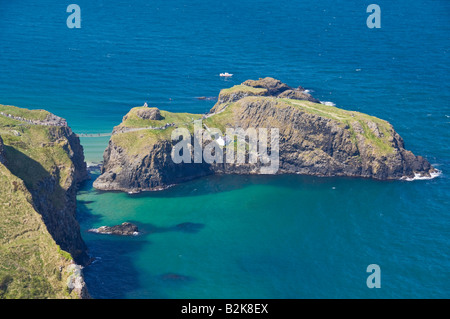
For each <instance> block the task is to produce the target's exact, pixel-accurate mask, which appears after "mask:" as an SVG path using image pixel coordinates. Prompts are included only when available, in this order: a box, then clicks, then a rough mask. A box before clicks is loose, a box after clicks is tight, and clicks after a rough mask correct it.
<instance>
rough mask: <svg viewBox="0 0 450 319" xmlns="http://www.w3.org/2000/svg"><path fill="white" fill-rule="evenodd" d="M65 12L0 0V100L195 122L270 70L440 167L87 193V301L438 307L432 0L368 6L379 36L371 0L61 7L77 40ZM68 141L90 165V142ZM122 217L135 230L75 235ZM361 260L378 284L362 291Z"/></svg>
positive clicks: (442, 53)
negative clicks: (72, 10) (397, 176)
mask: <svg viewBox="0 0 450 319" xmlns="http://www.w3.org/2000/svg"><path fill="white" fill-rule="evenodd" d="M73 1H75V0H73ZM70 3H72V2H64V1H50V0H41V1H31V0H21V1H7V0H0V103H1V104H10V105H16V106H19V107H27V108H45V109H47V110H49V111H51V112H53V113H55V114H57V115H59V116H62V117H64V118H66V119H67V120H68V122H69V125H70V126H71V127H72V129H73V130H74V131H75V132H76V133H87V134H89V133H90V134H92V133H107V132H111V131H112V129H113V127H114V126H115V125H118V124H119V123H120V122H121V119H122V117H123V116H124V115H125V114H126V113H127V111H128V110H129V109H130V108H132V107H134V106H138V105H142V104H143V103H144V102H145V101H147V102H148V103H149V104H150V105H151V106H157V107H159V108H160V109H165V110H169V111H180V112H197V113H204V112H207V111H208V110H209V109H210V108H211V107H212V105H213V104H214V101H200V100H198V99H197V98H196V97H199V96H217V95H218V93H219V91H220V89H222V88H227V87H231V86H232V85H235V84H239V83H241V82H243V81H245V80H247V79H258V78H259V77H266V76H271V77H275V78H277V79H280V80H282V81H283V82H285V83H287V84H289V85H291V86H298V85H301V86H303V87H305V88H307V89H309V90H311V92H312V94H313V96H315V97H316V98H318V99H320V100H321V101H331V102H333V103H335V104H336V105H337V106H338V107H341V108H345V109H349V110H356V111H360V112H364V113H368V114H371V115H374V116H377V117H380V118H383V119H385V120H388V121H389V122H390V123H392V124H393V126H394V128H395V129H396V131H397V132H398V133H399V134H400V135H401V136H402V137H403V139H404V140H405V144H406V148H407V149H409V150H411V151H413V152H414V153H415V154H416V155H422V156H424V157H426V158H427V159H428V160H429V161H430V162H431V163H432V164H433V165H435V166H436V167H437V168H438V169H439V170H441V171H442V174H441V175H440V176H439V177H437V178H435V179H432V180H417V181H412V182H407V181H389V182H382V181H374V180H366V179H350V178H317V177H305V176H252V177H247V176H239V177H236V176H226V177H208V178H204V179H199V180H195V181H192V182H189V183H185V184H181V185H178V186H175V187H173V188H171V189H169V190H166V191H162V192H156V193H145V194H140V195H128V194H124V193H104V192H98V191H96V190H94V189H93V188H92V181H91V182H89V183H86V184H85V185H84V186H83V189H82V190H81V191H80V193H79V196H78V199H79V200H78V202H79V205H78V207H79V208H78V219H79V221H80V224H81V228H82V232H83V237H84V240H85V241H86V243H87V245H88V247H89V251H90V254H91V255H92V256H93V257H95V258H96V260H95V262H94V263H92V264H91V265H90V266H88V267H86V268H85V269H84V273H85V276H86V281H87V284H88V288H89V291H90V293H91V295H92V296H93V297H94V298H449V297H450V209H449V207H450V183H449V181H450V148H449V143H450V134H449V128H450V64H449V58H450V23H449V14H450V2H449V1H448V0H428V1H425V0H399V1H386V0H378V1H376V3H377V4H378V5H379V6H380V8H381V28H380V29H369V28H368V27H367V25H366V19H367V17H368V15H369V13H367V12H366V8H367V6H368V5H369V4H371V3H373V0H371V1H361V0H358V1H357V0H346V1H343V0H341V1H339V0H316V1H293V0H286V1H282V2H279V1H268V0H259V1H254V0H229V1H206V0H189V1H186V0H172V1H162V0H154V1H144V0H135V1H125V0H108V1H106V0H97V1H88V0H76V4H78V5H79V6H80V8H81V18H82V21H81V28H80V29H69V28H68V27H67V25H66V19H67V17H68V16H69V13H67V12H66V8H67V6H68V5H69V4H70ZM221 72H230V73H233V74H234V76H233V77H232V78H231V79H223V78H221V77H219V73H221ZM81 140H82V144H83V146H84V148H85V153H86V154H85V155H86V159H87V161H88V162H90V163H97V162H100V161H101V159H102V153H103V150H104V149H105V147H106V145H107V143H108V137H101V138H92V137H85V138H82V139H81ZM93 178H95V175H94V176H93ZM124 221H132V222H135V223H137V224H138V226H139V227H140V228H141V230H142V231H143V234H142V235H140V236H136V237H133V238H119V237H111V236H104V235H98V234H92V233H87V229H89V228H93V227H99V226H101V225H113V224H117V223H122V222H124ZM180 224H181V225H180ZM370 264H377V265H379V266H380V269H381V288H373V289H369V288H368V287H367V285H366V279H367V277H368V276H369V275H370V274H369V273H367V272H366V268H367V266H368V265H370Z"/></svg>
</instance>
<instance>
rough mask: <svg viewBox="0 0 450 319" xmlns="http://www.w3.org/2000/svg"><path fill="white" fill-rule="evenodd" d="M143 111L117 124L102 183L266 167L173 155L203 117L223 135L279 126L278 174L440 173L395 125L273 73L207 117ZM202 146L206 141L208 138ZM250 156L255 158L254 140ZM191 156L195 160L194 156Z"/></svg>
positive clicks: (125, 187) (225, 96)
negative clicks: (150, 116)
mask: <svg viewBox="0 0 450 319" xmlns="http://www.w3.org/2000/svg"><path fill="white" fill-rule="evenodd" d="M141 112H142V108H134V109H132V110H131V111H130V113H129V114H127V116H126V117H125V118H124V121H123V122H122V123H121V125H119V126H118V127H116V128H115V130H114V132H115V134H113V136H112V138H111V140H110V143H109V146H108V148H107V149H106V151H105V153H104V165H103V168H102V175H101V176H100V177H99V178H98V179H97V180H96V181H95V183H94V187H96V188H98V189H103V190H122V191H129V192H135V191H141V190H155V189H161V188H164V187H167V186H169V185H171V184H176V183H179V182H183V181H186V180H189V179H193V178H196V177H200V176H204V175H208V174H260V173H261V172H262V168H263V167H264V166H265V165H264V163H262V161H260V160H258V161H257V162H256V163H249V162H248V161H246V162H245V163H244V164H239V163H225V161H224V163H209V164H208V163H206V162H204V161H203V162H202V163H196V164H194V163H180V164H175V163H174V161H173V160H172V158H171V152H172V149H173V147H174V145H175V144H176V142H174V141H172V139H171V132H173V130H174V129H175V128H186V129H187V130H188V131H189V133H190V138H191V141H190V142H191V144H194V138H193V132H194V130H193V127H194V123H195V121H198V120H202V128H204V129H205V130H210V129H211V128H217V129H219V130H220V131H221V132H222V133H225V131H226V129H230V128H233V129H243V130H247V129H252V128H254V129H261V128H266V129H267V130H270V129H273V128H276V129H278V131H279V169H278V170H277V174H284V173H295V174H307V175H317V176H355V177H367V178H375V179H382V180H385V179H400V178H404V177H414V176H415V175H420V176H430V173H432V172H434V168H433V167H431V165H430V164H429V162H428V161H427V160H426V159H424V158H423V157H421V156H415V155H414V154H412V153H411V152H410V151H407V150H406V149H405V148H404V142H403V140H402V138H401V137H400V136H399V135H398V134H397V133H396V132H395V130H394V129H393V127H392V125H391V124H389V123H388V122H386V121H383V120H381V119H378V118H375V117H372V116H369V115H366V114H362V113H359V112H353V111H346V110H342V109H339V108H336V107H333V106H329V105H324V104H321V103H318V100H316V99H315V98H313V97H312V96H311V95H310V94H309V93H307V91H305V90H304V89H303V88H301V87H299V88H298V89H292V88H291V87H289V86H287V85H286V84H284V83H282V82H280V81H278V80H275V79H272V78H265V79H260V80H256V81H253V80H248V81H245V82H244V83H242V84H241V85H237V86H234V87H232V88H230V89H225V90H222V91H221V92H220V95H219V98H218V102H217V103H216V105H215V106H214V107H213V108H212V109H211V111H210V113H209V114H208V115H207V116H203V117H201V116H200V115H195V114H184V115H183V116H179V115H178V116H176V113H170V112H164V111H161V112H160V113H161V114H162V117H161V119H159V120H145V119H142V117H139V116H138V114H139V113H141ZM168 121H173V122H172V124H173V125H172V126H170V127H167V128H165V129H164V130H160V131H155V130H151V129H148V127H153V126H162V125H163V124H165V123H167V122H168ZM158 124H159V125H158ZM259 138H260V137H259V136H258V142H259ZM217 143H218V142H217ZM222 144H223V143H222ZM235 144H236V143H235V140H234V138H233V142H232V143H231V144H229V145H225V146H224V147H222V150H223V154H224V155H223V157H224V158H225V157H226V154H227V152H229V151H230V147H232V148H233V150H234V151H235V152H236V151H237V147H238V146H236V145H235ZM202 145H203V146H205V141H203V142H202ZM222 146H223V145H222ZM245 156H246V159H248V156H249V151H248V143H247V147H246V154H245ZM190 157H191V158H193V153H191V154H190Z"/></svg>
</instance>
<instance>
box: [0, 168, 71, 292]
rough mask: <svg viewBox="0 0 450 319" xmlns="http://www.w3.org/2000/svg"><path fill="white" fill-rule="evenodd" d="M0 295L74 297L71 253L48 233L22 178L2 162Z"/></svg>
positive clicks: (0, 169) (0, 170)
mask: <svg viewBox="0 0 450 319" xmlns="http://www.w3.org/2000/svg"><path fill="white" fill-rule="evenodd" d="M0 190H1V191H0V219H1V221H2V222H1V223H0V298H14V299H16V298H71V297H76V296H71V295H70V294H69V292H68V290H67V288H66V282H67V278H68V277H69V275H70V274H69V273H68V272H67V271H66V270H65V269H66V268H67V267H68V266H69V264H70V261H71V259H70V255H69V254H68V253H66V252H64V251H62V250H61V249H60V248H59V246H58V245H57V244H56V243H55V242H54V240H53V239H52V237H51V236H50V234H49V233H48V232H47V229H46V226H45V224H44V222H43V221H42V218H41V216H40V215H39V214H38V213H37V212H36V211H35V210H34V208H33V205H32V204H31V202H32V199H31V194H30V193H29V192H28V190H27V189H26V187H25V185H24V183H23V181H22V180H20V179H19V178H17V177H16V176H14V175H13V174H12V173H11V172H10V171H9V170H8V169H7V168H6V167H5V166H4V165H2V164H0Z"/></svg>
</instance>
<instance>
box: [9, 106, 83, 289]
mask: <svg viewBox="0 0 450 319" xmlns="http://www.w3.org/2000/svg"><path fill="white" fill-rule="evenodd" d="M0 135H1V137H2V141H3V143H2V144H1V145H0V146H1V147H0V163H2V164H1V167H0V168H1V169H0V170H1V174H0V176H1V178H2V184H1V185H0V199H1V202H2V205H1V207H0V212H1V215H2V220H8V221H10V222H9V223H3V224H2V225H1V232H2V236H1V239H2V243H1V247H0V248H1V252H0V255H1V257H0V258H1V259H2V260H1V263H0V264H1V266H2V272H3V274H2V275H3V277H2V278H3V279H2V278H0V281H1V280H3V286H2V287H6V288H7V289H6V290H5V289H4V291H3V294H6V295H7V296H11V297H13V298H17V297H21V296H20V295H21V294H22V295H24V297H25V298H28V297H31V298H41V297H44V298H53V297H55V298H61V297H70V298H72V297H74V296H75V297H86V296H87V293H86V289H85V286H84V283H83V281H82V277H80V276H78V275H77V272H76V269H78V268H79V266H78V265H75V264H74V262H76V263H77V264H85V263H86V262H87V261H88V255H87V252H86V245H85V243H84V241H83V239H82V237H81V233H80V227H79V224H78V222H77V220H76V192H77V186H78V184H79V183H80V182H82V181H83V180H85V179H86V178H88V174H87V170H86V164H85V162H84V155H83V149H82V146H81V144H80V142H79V140H78V138H77V137H76V136H75V134H73V132H72V130H71V129H70V128H69V127H68V126H67V123H66V122H65V121H64V120H63V119H61V118H59V117H57V116H55V115H53V114H51V113H49V112H47V111H44V110H26V109H21V108H17V107H13V106H5V105H0ZM6 256H7V257H6ZM65 270H67V271H65ZM39 272H42V274H41V275H39ZM5 278H6V279H5ZM47 279H48V280H47ZM24 280H25V281H27V280H30V283H29V284H30V285H33V283H36V284H37V287H38V288H36V289H37V290H36V291H35V292H34V293H33V294H34V295H33V296H27V293H26V292H25V291H21V290H20V289H19V287H20V285H21V282H22V281H24ZM75 282H76V283H77V284H74V283H75ZM16 285H17V286H16ZM68 286H69V288H68V289H66V288H64V289H63V290H60V288H61V287H68ZM8 287H9V288H8ZM14 287H15V288H14ZM72 291H75V292H76V293H75V295H74V294H73V293H72ZM8 294H9V295H8Z"/></svg>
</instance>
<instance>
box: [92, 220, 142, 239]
mask: <svg viewBox="0 0 450 319" xmlns="http://www.w3.org/2000/svg"><path fill="white" fill-rule="evenodd" d="M88 231H89V232H91V233H98V234H107V235H119V236H136V235H138V234H139V231H138V227H137V226H136V225H134V224H132V223H128V222H125V223H122V224H121V225H116V226H101V227H99V228H94V229H89V230H88Z"/></svg>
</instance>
